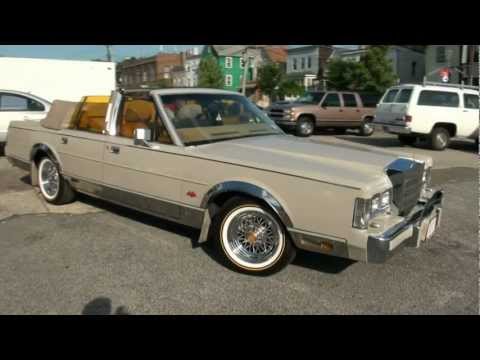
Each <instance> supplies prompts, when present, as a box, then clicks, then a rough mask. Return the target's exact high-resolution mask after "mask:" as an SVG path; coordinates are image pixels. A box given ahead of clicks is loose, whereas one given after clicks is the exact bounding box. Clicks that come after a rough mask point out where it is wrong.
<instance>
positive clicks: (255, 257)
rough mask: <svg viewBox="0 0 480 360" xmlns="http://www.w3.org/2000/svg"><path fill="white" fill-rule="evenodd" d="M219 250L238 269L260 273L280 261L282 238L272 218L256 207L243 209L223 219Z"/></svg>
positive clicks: (281, 230) (236, 210) (281, 233)
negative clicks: (220, 249) (222, 250)
mask: <svg viewBox="0 0 480 360" xmlns="http://www.w3.org/2000/svg"><path fill="white" fill-rule="evenodd" d="M222 246H223V248H224V250H225V252H226V254H227V256H228V257H229V258H230V259H231V260H232V261H233V262H234V263H235V264H237V265H238V266H240V267H242V268H246V269H248V270H261V269H265V268H268V267H270V266H272V265H274V264H275V263H276V261H277V260H278V259H279V258H280V257H281V255H282V252H283V249H284V247H285V235H284V233H283V229H282V227H281V226H280V224H279V223H278V222H277V220H276V219H275V218H274V217H273V216H272V215H271V214H269V213H268V212H266V211H265V210H263V209H262V208H260V207H257V206H245V207H240V208H237V209H234V210H233V211H231V212H230V213H229V214H228V215H227V216H226V217H225V220H224V222H223V226H222Z"/></svg>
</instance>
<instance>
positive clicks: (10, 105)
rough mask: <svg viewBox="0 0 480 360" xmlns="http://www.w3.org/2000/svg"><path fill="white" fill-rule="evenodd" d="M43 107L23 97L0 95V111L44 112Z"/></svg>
mask: <svg viewBox="0 0 480 360" xmlns="http://www.w3.org/2000/svg"><path fill="white" fill-rule="evenodd" d="M44 110H45V107H44V106H43V105H42V104H41V103H39V102H38V101H35V100H33V99H29V98H26V97H24V96H17V95H10V94H0V111H44Z"/></svg>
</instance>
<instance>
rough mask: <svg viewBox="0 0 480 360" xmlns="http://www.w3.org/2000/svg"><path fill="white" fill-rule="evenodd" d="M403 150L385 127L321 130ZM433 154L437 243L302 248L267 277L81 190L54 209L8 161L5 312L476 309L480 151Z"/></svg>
mask: <svg viewBox="0 0 480 360" xmlns="http://www.w3.org/2000/svg"><path fill="white" fill-rule="evenodd" d="M320 138H321V139H322V140H324V141H329V142H339V143H345V144H355V143H357V142H361V143H365V142H366V143H368V144H370V145H376V146H382V147H383V146H386V147H389V148H392V149H397V148H398V149H399V150H400V149H401V150H405V148H402V147H401V146H400V145H399V143H398V142H397V141H396V139H395V138H393V137H390V136H388V135H385V134H379V135H376V136H374V137H372V138H368V139H365V138H361V137H357V136H355V135H346V136H339V137H335V136H331V135H320V136H316V137H315V138H314V139H315V141H317V140H319V139H320ZM407 149H408V150H409V151H413V152H421V153H428V154H431V155H433V156H434V158H435V161H436V167H435V170H434V172H433V181H434V183H435V184H437V185H440V186H442V187H443V188H444V189H445V191H446V194H447V198H446V204H445V212H444V221H443V226H442V230H441V232H439V233H438V234H437V235H436V236H435V237H434V238H433V241H432V242H431V243H429V244H428V246H426V247H424V248H421V249H412V248H406V249H404V250H403V251H402V252H401V253H399V254H398V255H397V256H395V257H393V258H392V259H391V260H390V261H389V262H388V263H386V264H383V265H366V264H362V263H356V262H352V261H348V260H343V259H337V258H332V257H327V256H322V255H318V254H310V253H300V254H299V256H298V257H297V259H296V260H295V262H294V264H292V265H291V266H289V267H288V268H287V269H286V270H284V271H283V272H281V273H279V274H276V275H274V276H271V277H268V278H255V277H249V276H246V275H241V274H237V273H235V272H232V271H230V270H228V269H225V268H223V267H222V266H221V265H220V264H218V263H217V262H216V261H215V259H214V258H212V256H211V255H210V251H209V250H208V248H204V247H198V246H196V244H195V237H196V236H198V233H197V232H195V231H193V230H190V229H188V228H185V227H181V226H178V225H174V224H171V223H168V222H164V221H159V220H157V219H154V218H152V217H149V216H146V215H142V214H139V213H137V212H134V211H130V210H126V209H123V208H120V207H116V206H112V205H109V204H106V203H103V202H100V201H98V200H93V199H89V198H86V197H82V198H81V200H80V201H78V202H77V203H75V204H73V205H68V206H63V207H52V206H49V205H46V204H45V203H44V202H43V201H42V200H41V198H40V197H39V196H38V194H37V192H36V191H34V190H32V189H31V188H30V186H29V185H28V180H27V179H26V177H25V173H24V172H22V171H20V170H18V169H14V168H11V167H10V166H9V165H8V164H7V162H6V161H5V159H4V158H1V157H0V184H1V185H0V293H1V294H2V296H0V313H1V314H82V313H84V314H110V313H111V314H123V313H129V314H478V294H479V292H478V165H477V164H478V162H477V161H478V157H477V155H476V150H475V147H474V145H473V144H471V143H468V142H457V143H455V144H454V148H453V149H450V150H447V151H445V152H441V153H440V152H439V153H437V152H432V151H429V150H427V149H419V148H407Z"/></svg>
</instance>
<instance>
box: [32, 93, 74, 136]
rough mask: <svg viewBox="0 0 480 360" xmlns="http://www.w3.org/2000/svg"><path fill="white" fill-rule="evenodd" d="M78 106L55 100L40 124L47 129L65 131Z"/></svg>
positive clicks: (69, 102)
mask: <svg viewBox="0 0 480 360" xmlns="http://www.w3.org/2000/svg"><path fill="white" fill-rule="evenodd" d="M78 106H79V103H78V102H71V101H62V100H55V101H53V103H52V106H51V107H50V111H49V112H48V114H47V117H46V118H45V119H43V120H42V121H40V124H41V125H42V126H43V127H45V128H47V129H53V130H61V129H66V128H68V127H69V126H70V124H71V122H72V118H73V115H74V113H75V111H76V110H77V107H78Z"/></svg>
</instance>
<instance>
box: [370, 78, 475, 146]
mask: <svg viewBox="0 0 480 360" xmlns="http://www.w3.org/2000/svg"><path fill="white" fill-rule="evenodd" d="M478 95H479V92H478V87H476V88H475V87H473V86H463V85H450V84H445V85H444V84H437V83H425V84H423V85H417V84H404V85H399V86H395V87H392V88H390V89H388V90H387V92H386V93H385V95H384V96H383V98H382V100H381V101H380V103H379V104H378V106H377V111H376V113H375V120H374V122H373V123H374V124H375V125H376V126H377V127H383V130H384V131H386V132H388V133H391V134H397V135H398V139H399V140H400V141H401V142H402V143H403V144H406V145H413V144H414V143H415V142H416V140H417V139H419V138H420V139H427V140H428V141H429V144H430V146H431V148H432V149H434V150H444V149H445V148H446V147H447V146H448V144H449V142H450V139H451V138H453V137H462V138H468V139H475V140H476V142H477V144H478V123H479V110H478V102H479V101H478Z"/></svg>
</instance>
